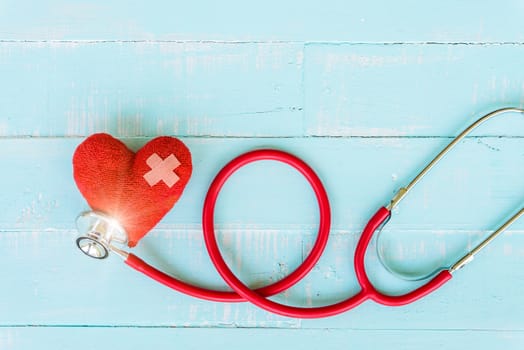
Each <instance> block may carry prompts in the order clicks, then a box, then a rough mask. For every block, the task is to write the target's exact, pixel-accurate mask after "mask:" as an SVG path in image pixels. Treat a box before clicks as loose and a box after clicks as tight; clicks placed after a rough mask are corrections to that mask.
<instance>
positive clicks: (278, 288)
mask: <svg viewBox="0 0 524 350" xmlns="http://www.w3.org/2000/svg"><path fill="white" fill-rule="evenodd" d="M508 112H517V113H524V110H523V109H520V108H502V109H499V110H496V111H493V112H491V113H489V114H487V115H485V116H483V117H482V118H480V119H478V120H477V121H475V122H474V123H473V124H471V125H470V126H468V127H467V128H466V129H465V130H464V131H462V132H461V133H460V134H459V135H458V136H456V137H455V138H454V139H453V141H452V142H451V143H449V144H448V145H447V146H446V147H445V148H444V149H443V150H442V151H441V152H440V153H439V154H437V156H436V157H435V158H434V159H433V160H432V161H431V162H429V163H428V165H426V167H425V168H424V169H423V170H422V171H421V172H420V173H419V174H418V175H417V176H416V177H415V178H414V179H413V180H412V181H411V182H410V183H409V184H408V185H407V186H405V187H402V188H400V189H399V190H398V192H397V193H396V195H395V196H394V197H393V198H392V199H391V201H390V203H389V204H388V205H386V206H384V207H381V208H379V209H378V211H377V212H376V213H375V214H374V215H373V216H372V217H371V219H370V220H369V222H368V223H367V225H366V226H365V228H364V230H363V231H362V234H361V236H360V239H359V241H358V244H357V246H356V250H355V255H354V268H355V272H356V277H357V280H358V283H359V285H360V288H361V290H360V291H359V292H358V293H357V294H356V295H354V296H352V297H350V298H348V299H346V300H344V301H341V302H339V303H336V304H333V305H328V306H321V307H313V308H303V307H295V306H288V305H283V304H279V303H276V302H274V301H272V300H270V299H268V297H270V296H272V295H275V294H278V293H280V292H283V291H284V290H286V289H288V288H290V287H291V286H293V285H294V284H296V283H297V282H298V281H299V280H300V279H302V278H303V277H304V276H305V275H306V274H307V273H308V272H310V271H311V269H312V268H313V267H314V266H315V264H316V263H317V261H318V260H319V258H320V256H321V255H322V253H323V251H324V248H325V246H326V244H327V241H328V237H329V232H330V224H331V210H330V205H329V200H328V197H327V193H326V190H325V189H324V186H323V185H322V182H321V181H320V179H319V177H318V176H317V175H316V174H315V172H314V171H313V170H312V169H311V168H310V167H309V166H308V165H307V164H306V163H305V162H303V161H302V160H300V159H298V158H297V157H295V156H293V155H291V154H289V153H286V152H282V151H279V150H271V149H263V150H256V151H252V152H248V153H245V154H243V155H241V156H239V157H237V158H235V159H233V160H232V161H230V162H229V163H228V164H227V165H226V166H224V168H222V170H220V172H219V173H218V174H217V175H216V177H215V179H214V180H213V182H212V183H211V185H210V187H209V190H208V192H207V195H206V198H205V201H204V207H203V213H202V227H203V233H204V239H205V244H206V248H207V250H208V253H209V255H210V257H211V260H212V262H213V264H214V266H215V267H216V269H217V271H218V272H219V274H220V276H221V277H222V278H223V279H224V280H225V282H226V283H227V284H228V285H229V286H230V287H231V288H232V289H233V290H234V292H222V291H216V290H210V289H206V288H202V287H197V286H194V285H191V284H189V283H187V282H183V281H181V280H178V279H176V278H174V277H172V276H170V275H168V274H166V273H164V272H162V271H159V270H157V269H156V268H154V267H153V266H151V265H149V264H147V263H146V262H144V261H143V260H142V259H140V258H139V257H137V256H136V255H134V254H132V253H129V252H127V251H125V250H124V249H122V248H119V247H118V246H123V245H125V244H126V243H127V234H126V231H125V230H124V228H123V227H122V226H121V225H120V224H119V223H118V222H117V221H116V220H115V219H114V218H111V217H109V216H108V215H106V214H104V213H100V212H94V211H90V212H85V213H83V214H81V215H80V216H79V217H78V219H77V226H78V229H79V232H80V235H79V237H78V238H77V240H76V244H77V246H78V248H80V250H82V252H84V253H85V254H86V255H88V256H90V257H93V258H97V259H101V258H105V257H107V256H108V254H109V252H113V253H115V254H116V255H118V256H120V257H122V258H123V259H124V262H125V263H126V264H127V265H128V266H130V267H132V268H133V269H135V270H137V271H139V272H141V273H143V274H145V275H146V276H148V277H150V278H152V279H153V280H155V281H157V282H159V283H161V284H164V285H165V286H167V287H169V288H172V289H174V290H177V291H179V292H181V293H185V294H188V295H191V296H194V297H197V298H201V299H206V300H211V301H217V302H242V301H250V302H251V303H253V304H255V305H257V306H259V307H261V308H263V309H265V310H267V311H269V312H273V313H276V314H279V315H283V316H288V317H298V318H320V317H327V316H333V315H337V314H339V313H342V312H345V311H347V310H349V309H352V308H354V307H356V306H358V305H359V304H361V303H362V302H364V301H366V300H368V299H370V300H373V301H375V302H377V303H379V304H383V305H388V306H401V305H405V304H409V303H412V302H414V301H416V300H418V299H420V298H422V297H424V296H426V295H428V294H429V293H431V292H433V291H434V290H436V289H438V288H439V287H440V286H442V285H443V284H445V283H446V282H447V281H449V280H450V279H451V278H452V276H453V274H454V273H455V272H456V271H457V270H459V269H461V268H462V267H464V266H465V265H466V264H468V263H469V262H471V261H472V260H473V258H474V257H475V255H477V254H478V253H479V252H480V251H481V250H482V249H483V248H485V247H486V246H487V245H488V244H489V243H490V242H491V241H493V240H494V239H495V238H496V237H497V236H499V235H500V234H501V233H502V232H504V231H505V230H506V229H507V228H508V227H509V226H510V225H512V224H513V223H514V222H515V221H517V220H518V219H519V218H520V217H521V216H522V215H524V207H523V208H521V209H520V210H518V211H517V212H516V213H514V214H513V216H512V217H511V218H510V219H509V220H507V221H506V222H505V223H504V224H502V225H501V226H500V227H499V228H497V229H496V230H495V231H494V232H493V233H491V234H490V235H489V236H488V237H487V238H485V239H484V240H483V241H482V242H480V243H479V244H478V245H476V246H475V247H474V248H473V249H472V250H471V251H470V252H468V253H467V254H465V255H464V256H463V257H461V258H460V259H459V260H458V261H457V262H455V263H454V264H453V265H451V266H449V267H443V268H439V269H438V270H437V271H435V272H434V273H433V274H432V275H431V276H432V278H431V279H429V281H428V282H427V283H426V284H424V285H423V286H421V287H419V288H417V289H415V290H413V291H411V292H409V293H406V294H403V295H396V296H392V295H386V294H384V293H382V292H380V291H379V290H377V289H376V288H375V287H374V286H373V284H372V283H371V282H370V280H369V278H368V275H367V273H366V268H365V264H364V258H365V256H366V251H367V248H368V245H369V243H370V242H371V239H372V237H373V236H374V234H375V232H376V231H377V230H380V229H381V228H382V227H384V225H385V224H386V223H387V222H388V220H389V219H390V218H391V216H392V210H393V209H394V208H395V207H397V206H398V205H399V203H400V202H401V201H402V200H403V199H404V198H405V197H406V195H407V194H408V193H409V192H410V191H411V190H412V189H413V187H415V185H417V184H418V183H419V181H420V180H422V178H423V177H424V176H425V175H426V174H427V173H428V172H429V171H430V170H431V169H432V168H433V167H434V166H435V165H436V164H437V163H438V162H440V160H441V159H442V158H443V157H444V156H445V155H446V154H447V153H448V152H449V151H451V150H452V149H453V148H454V147H455V146H456V145H457V144H458V143H459V142H460V141H461V140H462V139H464V138H465V137H466V136H467V135H468V134H470V133H471V132H472V131H473V130H474V129H476V128H477V127H478V126H479V125H481V124H483V123H484V122H486V121H488V120H490V119H492V118H494V117H496V116H499V115H501V114H504V113H508ZM260 160H274V161H279V162H283V163H285V164H288V165H290V166H292V167H293V168H295V169H296V170H297V171H298V172H300V173H301V174H302V175H303V176H304V177H305V179H306V180H307V181H308V183H309V184H310V185H311V187H312V189H313V191H314V193H315V196H316V199H317V201H318V206H319V211H320V222H319V228H318V235H317V239H316V241H315V244H314V245H313V248H312V249H311V252H310V253H309V255H308V256H307V257H306V258H305V260H304V261H303V263H302V264H301V265H300V266H299V267H298V268H297V269H296V270H294V271H293V272H292V273H290V274H289V275H287V276H286V277H284V278H283V279H281V280H279V281H277V282H275V283H273V284H270V285H268V286H265V287H263V288H259V289H255V290H251V289H250V288H249V287H248V286H246V285H245V284H244V283H243V282H242V281H240V280H239V279H238V278H237V277H236V276H235V275H234V274H233V272H232V271H231V269H230V268H229V267H228V265H227V264H226V262H225V260H224V258H223V256H222V254H221V252H220V249H219V247H218V243H217V239H216V235H215V225H214V211H215V205H216V201H217V197H218V195H219V193H220V191H221V189H222V187H223V186H224V184H225V183H226V181H227V180H228V178H229V177H230V176H231V175H232V174H233V173H235V172H236V171H237V170H238V169H240V168H242V167H243V166H245V165H246V164H249V163H252V162H256V161H260ZM378 255H379V258H380V259H379V260H380V261H381V262H382V264H383V265H384V266H385V267H386V268H387V269H388V270H390V271H392V270H393V269H391V268H390V267H389V266H388V264H387V262H386V261H385V259H384V258H383V256H382V255H381V254H380V252H379V254H378ZM397 274H398V273H397ZM431 276H424V277H427V278H429V277H431ZM404 277H407V276H404Z"/></svg>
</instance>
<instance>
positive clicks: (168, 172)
mask: <svg viewBox="0 0 524 350" xmlns="http://www.w3.org/2000/svg"><path fill="white" fill-rule="evenodd" d="M146 163H147V165H149V167H150V168H151V170H150V171H148V172H147V173H146V174H145V175H144V179H145V180H146V182H147V183H148V184H149V186H151V187H153V186H154V185H156V184H157V183H159V182H160V181H163V182H164V183H165V184H166V185H167V187H169V188H171V187H173V185H174V184H176V183H177V182H178V180H180V178H179V177H178V175H177V174H175V171H174V170H175V169H176V168H178V166H180V164H181V163H180V161H179V160H178V159H177V157H175V155H174V154H170V155H169V156H168V157H167V158H166V159H162V158H161V157H160V156H159V155H158V154H156V153H153V154H152V155H151V156H149V158H147V160H146Z"/></svg>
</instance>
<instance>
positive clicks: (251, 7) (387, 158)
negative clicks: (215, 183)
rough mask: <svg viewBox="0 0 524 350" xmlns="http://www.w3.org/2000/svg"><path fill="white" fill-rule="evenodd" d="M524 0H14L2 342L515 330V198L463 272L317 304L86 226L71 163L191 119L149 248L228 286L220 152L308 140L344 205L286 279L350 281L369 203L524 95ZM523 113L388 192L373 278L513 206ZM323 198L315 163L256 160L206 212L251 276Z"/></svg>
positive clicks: (300, 293)
mask: <svg viewBox="0 0 524 350" xmlns="http://www.w3.org/2000/svg"><path fill="white" fill-rule="evenodd" d="M523 11H524V5H523V3H522V2H521V1H518V0H510V1H505V2H502V3H501V2H494V1H486V2H482V3H480V2H478V1H472V0H467V1H462V2H460V3H457V2H455V1H448V0H445V1H440V2H434V3H421V2H417V1H413V0H401V1H396V2H387V1H378V0H374V1H366V2H347V1H341V0H328V1H324V2H322V3H316V4H315V3H304V2H297V1H290V2H284V3H283V2H276V1H269V2H268V1H266V2H263V3H259V4H254V3H251V4H246V3H244V2H241V1H237V0H234V1H225V2H224V1H222V2H220V3H211V2H206V1H189V2H188V1H184V2H181V1H172V2H167V1H153V2H151V1H141V0H140V1H134V2H123V1H111V2H102V1H99V0H95V1H90V2H85V1H80V2H79V1H75V2H68V1H63V0H49V1H45V2H38V3H37V2H30V1H26V0H22V1H11V0H7V1H0V159H1V161H2V168H1V169H2V171H1V179H2V180H3V184H4V186H3V187H2V190H1V191H0V267H1V268H0V281H1V284H2V288H0V350H5V349H9V350H10V349H34V348H45V349H47V348H49V349H71V348H75V349H95V348H96V349H100V348H109V347H112V348H114V347H127V348H139V347H140V348H144V347H146V346H147V347H156V348H168V347H169V348H172V347H174V346H176V347H178V348H183V349H186V348H187V349H200V348H209V347H211V346H214V347H217V348H223V347H226V346H228V347H238V348H247V347H249V348H252V349H267V348H268V347H276V348H292V347H293V348H294V347H300V348H303V349H320V348H322V349H340V348H342V347H344V348H345V347H354V348H364V349H366V348H373V349H374V348H378V349H380V348H388V349H390V348H401V349H420V348H424V349H456V348H459V347H475V348H478V349H493V348H499V347H504V348H506V349H521V348H522V347H523V346H524V337H523V334H524V333H523V332H524V321H523V320H524V307H523V306H522V305H523V304H522V300H521V299H522V295H521V294H522V292H521V291H522V290H523V289H524V221H523V220H520V221H518V222H517V223H515V224H514V225H513V226H512V227H511V228H510V229H509V230H508V231H507V232H506V233H505V234H504V235H503V236H502V237H500V238H499V239H497V240H496V241H495V242H494V243H493V244H492V245H491V246H489V247H488V248H487V249H486V251H484V252H482V254H481V255H480V256H479V257H478V259H476V260H475V261H474V262H473V263H472V264H470V265H468V267H467V268H465V269H464V270H461V271H459V272H457V274H456V275H455V278H454V279H453V280H451V281H450V282H449V283H448V284H447V285H445V286H444V287H443V288H441V289H440V290H438V291H437V292H435V293H433V294H431V295H429V296H428V297H426V298H425V299H423V300H421V301H419V302H416V303H413V304H411V305H407V306H404V307H400V308H387V307H383V306H380V305H376V304H374V303H372V302H365V303H364V304H363V305H361V306H360V307H358V308H356V309H355V310H352V311H350V312H347V313H345V314H342V315H339V316H336V317H332V318H327V319H320V320H300V319H293V318H286V317H280V316H276V315H272V314H269V313H267V312H265V311H262V310H260V309H258V308H256V307H255V306H252V305H249V304H245V303H238V304H218V303H211V302H207V301H200V300H197V299H194V298H191V297H188V296H184V295H181V294H179V293H177V292H173V291H171V290H168V289H167V288H165V287H163V286H160V285H157V284H155V283H154V282H152V281H151V280H148V279H146V278H144V277H142V276H140V275H137V274H136V273H135V272H134V271H131V270H130V269H128V268H127V267H126V266H125V265H123V264H122V263H121V262H120V261H119V260H118V259H117V258H116V257H111V258H110V259H109V260H107V261H94V260H90V259H88V258H86V257H85V256H83V255H82V254H81V253H80V252H79V251H78V250H77V249H76V248H75V247H74V238H75V235H76V232H75V227H74V220H75V217H76V216H77V215H78V214H79V213H80V212H81V211H83V210H85V209H87V206H86V203H85V201H84V199H83V198H82V197H81V195H80V194H79V192H78V190H77V189H76V187H75V184H74V182H73V179H72V169H71V157H72V154H73V152H74V149H75V147H76V146H77V145H78V144H79V143H80V142H81V141H82V140H83V138H84V137H85V136H87V135H89V134H91V133H94V132H109V133H111V134H113V135H114V136H116V137H119V138H121V139H122V140H123V141H124V142H126V144H128V145H129V146H130V147H131V148H132V149H135V150H136V149H138V148H139V147H140V146H141V145H143V144H144V143H145V142H147V141H148V140H149V139H151V138H153V137H155V136H158V135H174V136H179V137H181V138H182V140H183V141H184V142H185V143H186V144H187V145H188V146H189V148H190V149H191V152H192V154H193V164H194V176H193V178H192V179H191V181H190V183H189V185H188V187H187V189H186V191H185V193H184V195H183V197H182V198H181V200H180V201H179V203H178V204H177V205H176V206H175V208H174V209H173V210H172V211H171V212H170V213H169V214H168V215H167V216H166V217H165V218H164V219H163V220H162V221H161V223H160V224H159V225H158V226H157V227H156V228H155V229H154V230H153V231H152V232H151V233H150V234H149V235H148V236H147V237H146V238H145V239H144V240H143V241H142V242H141V243H140V244H139V246H138V247H137V248H136V249H135V252H136V253H137V255H139V256H141V257H143V258H144V259H145V260H147V261H149V262H151V263H153V264H154V265H155V266H158V267H160V268H161V269H164V270H166V271H168V272H170V273H172V274H173V275H175V276H177V277H179V278H181V279H183V280H187V281H190V282H193V283H195V284H198V285H201V286H208V287H213V288H217V289H221V290H225V289H227V287H226V286H225V285H224V282H223V281H222V280H221V279H220V277H219V276H218V274H217V272H216V271H215V270H214V268H213V266H212V264H211V261H210V259H209V257H208V256H207V253H206V250H205V247H204V243H203V238H202V233H201V208H202V203H203V199H204V197H205V194H206V190H207V188H208V186H209V184H210V182H211V181H212V179H213V177H214V175H215V174H216V173H217V171H218V170H219V169H220V168H221V167H222V166H223V165H224V164H225V163H226V162H228V161H229V160H230V159H232V158H233V157H235V156H236V155H239V154H241V153H243V152H246V151H248V150H253V149H257V148H266V147H271V148H277V149H282V150H285V151H288V152H291V153H293V154H295V155H297V156H299V157H300V158H302V159H304V160H305V161H306V162H308V163H309V164H310V165H311V166H312V167H313V168H314V169H315V170H316V171H317V173H318V175H319V176H320V178H321V179H322V180H323V182H324V184H325V186H326V189H327V191H328V194H329V198H330V201H331V206H332V213H333V220H332V232H331V236H330V240H329V243H328V246H327V248H326V251H325V254H324V256H323V257H322V259H321V260H320V262H319V263H318V265H317V266H316V267H315V268H314V269H313V271H312V272H311V273H310V274H309V275H308V276H307V277H306V278H305V279H304V280H303V281H302V282H300V283H299V284H298V285H297V286H295V287H294V288H292V289H291V290H289V291H286V292H285V293H282V294H281V295H278V296H275V297H274V298H275V300H277V301H280V302H283V303H286V304H292V305H299V306H304V307H310V306H316V305H325V304H328V303H333V302H336V301H339V300H342V299H344V298H346V297H348V296H350V295H352V294H354V293H356V292H357V291H358V284H357V282H356V278H355V274H354V271H353V266H352V259H353V252H354V249H355V245H356V243H357V240H358V237H359V234H360V231H361V230H362V228H363V226H364V225H365V223H366V221H367V219H368V218H369V216H370V215H371V214H372V213H373V212H374V211H375V210H376V209H377V208H378V207H379V206H381V205H383V204H385V203H387V201H388V200H389V199H390V198H391V196H392V195H393V194H394V192H395V191H396V190H397V189H398V188H399V187H401V186H403V185H406V184H407V183H408V182H409V180H410V179H411V178H412V177H413V176H414V175H416V173H417V172H418V171H419V170H420V169H421V168H422V166H424V165H425V164H426V163H427V161H428V160H430V159H431V158H432V157H433V156H434V155H435V154H436V153H437V152H438V151H439V150H440V149H441V148H442V147H443V146H444V145H446V144H447V143H448V142H449V141H450V140H451V137H452V136H453V135H456V134H457V133H458V132H459V131H460V130H461V129H462V128H464V127H465V126H466V125H468V124H469V123H471V122H473V121H474V120H475V119H476V118H478V117H480V116H481V115H483V114H484V113H486V112H489V111H491V110H492V109H496V108H500V107H503V106H506V105H512V106H520V107H522V106H524V75H523V73H522V70H521V69H520V67H522V66H523V64H524V59H523V57H524V55H523V48H524V46H523V45H524V44H523V43H524V22H523V21H521V18H522V15H523ZM523 161H524V118H523V117H522V115H519V114H508V115H506V116H504V117H501V118H498V119H496V120H493V121H491V122H490V123H489V124H486V125H484V126H482V127H481V128H479V129H478V130H477V131H475V133H474V134H473V135H472V136H471V137H468V138H467V139H466V140H465V141H464V142H462V143H461V144H460V145H459V147H457V149H456V151H455V152H453V153H451V154H450V155H449V157H447V158H446V159H445V160H443V162H442V163H441V164H440V165H439V167H437V168H435V169H434V170H433V171H432V172H431V173H430V174H429V175H428V177H427V178H425V179H424V181H423V182H421V183H420V184H419V185H418V186H417V187H416V188H415V190H414V191H413V193H411V194H410V196H409V197H407V198H406V200H405V201H403V202H402V204H401V205H400V206H399V208H398V209H396V210H395V212H394V216H393V218H392V220H391V222H390V223H389V224H388V226H387V227H386V229H385V230H384V231H383V232H382V234H381V240H380V241H379V242H377V241H376V240H374V241H373V242H372V244H371V245H370V248H369V251H368V253H367V260H366V266H367V268H368V270H369V274H370V278H371V279H372V282H373V283H374V284H375V285H376V286H377V287H378V288H379V289H380V290H383V291H386V292H388V293H391V294H399V293H404V292H406V291H409V290H411V289H413V288H415V287H416V286H418V285H420V284H421V283H423V281H422V282H420V281H419V282H407V281H403V280H401V279H399V278H397V277H395V276H393V275H391V274H390V273H389V272H388V271H386V270H385V268H384V267H382V265H381V264H380V262H379V260H378V256H377V249H378V250H381V251H385V252H386V254H387V258H388V261H389V262H390V263H391V264H394V266H395V267H397V268H399V269H404V270H411V271H418V272H429V271H431V270H432V269H434V268H435V267H436V266H447V265H449V264H450V263H451V262H453V261H454V259H456V258H457V257H458V256H460V255H461V254H462V253H464V252H465V251H466V250H467V249H468V247H471V246H473V245H474V244H475V243H476V242H478V240H480V239H481V238H482V237H484V236H486V235H487V234H488V233H489V232H490V231H491V230H492V229H494V228H495V227H497V225H498V224H500V223H501V222H503V221H504V220H505V219H506V218H508V217H509V216H510V215H512V214H513V213H514V212H515V211H516V210H517V209H519V208H520V207H522V204H523V201H522V198H523V195H524V183H523V181H522V175H523V174H524V166H523V164H524V162H523ZM317 221H318V213H317V206H316V204H315V200H314V195H313V193H312V192H311V190H310V189H309V187H308V185H307V183H306V182H305V180H304V179H302V178H301V177H300V175H299V174H297V173H296V172H295V171H293V170H292V169H290V168H289V167H287V166H284V165H282V164H278V163H274V162H260V163H257V164H252V165H250V166H248V167H246V168H244V169H242V170H240V171H239V172H238V173H236V174H235V175H234V176H233V177H232V178H231V179H230V181H229V182H228V183H227V184H226V186H225V187H224V190H223V193H222V194H221V196H220V198H219V201H218V207H217V212H216V222H217V227H218V236H219V242H220V247H221V249H222V251H223V253H224V255H225V257H226V260H227V262H228V264H229V265H230V266H231V268H232V269H233V270H234V271H235V273H236V274H238V275H239V276H240V277H241V278H242V280H244V281H246V283H247V284H249V285H250V286H252V287H257V286H261V285H264V284H267V283H270V282H272V281H275V280H278V279H280V278H282V277H283V276H285V275H286V274H288V273H289V272H290V271H291V270H293V269H294V268H295V267H296V266H298V264H299V263H300V262H301V261H303V259H304V258H305V256H306V255H307V254H308V252H309V250H310V249H311V246H312V244H313V242H314V239H315V235H316V228H317Z"/></svg>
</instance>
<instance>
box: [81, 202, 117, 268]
mask: <svg viewBox="0 0 524 350" xmlns="http://www.w3.org/2000/svg"><path fill="white" fill-rule="evenodd" d="M76 226H77V229H78V232H79V235H78V238H77V239H76V245H77V247H78V248H79V249H80V250H81V251H82V252H83V253H84V254H85V255H87V256H90V257H91V258H95V259H105V258H107V257H108V255H109V251H110V250H114V248H113V246H112V245H113V244H114V243H118V244H123V245H125V244H127V233H126V231H125V230H124V228H123V227H122V226H121V225H120V224H119V223H118V222H117V221H116V220H114V219H112V218H110V217H109V216H107V215H105V214H102V213H100V212H95V211H87V212H84V213H82V214H80V215H79V216H78V218H77V219H76Z"/></svg>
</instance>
